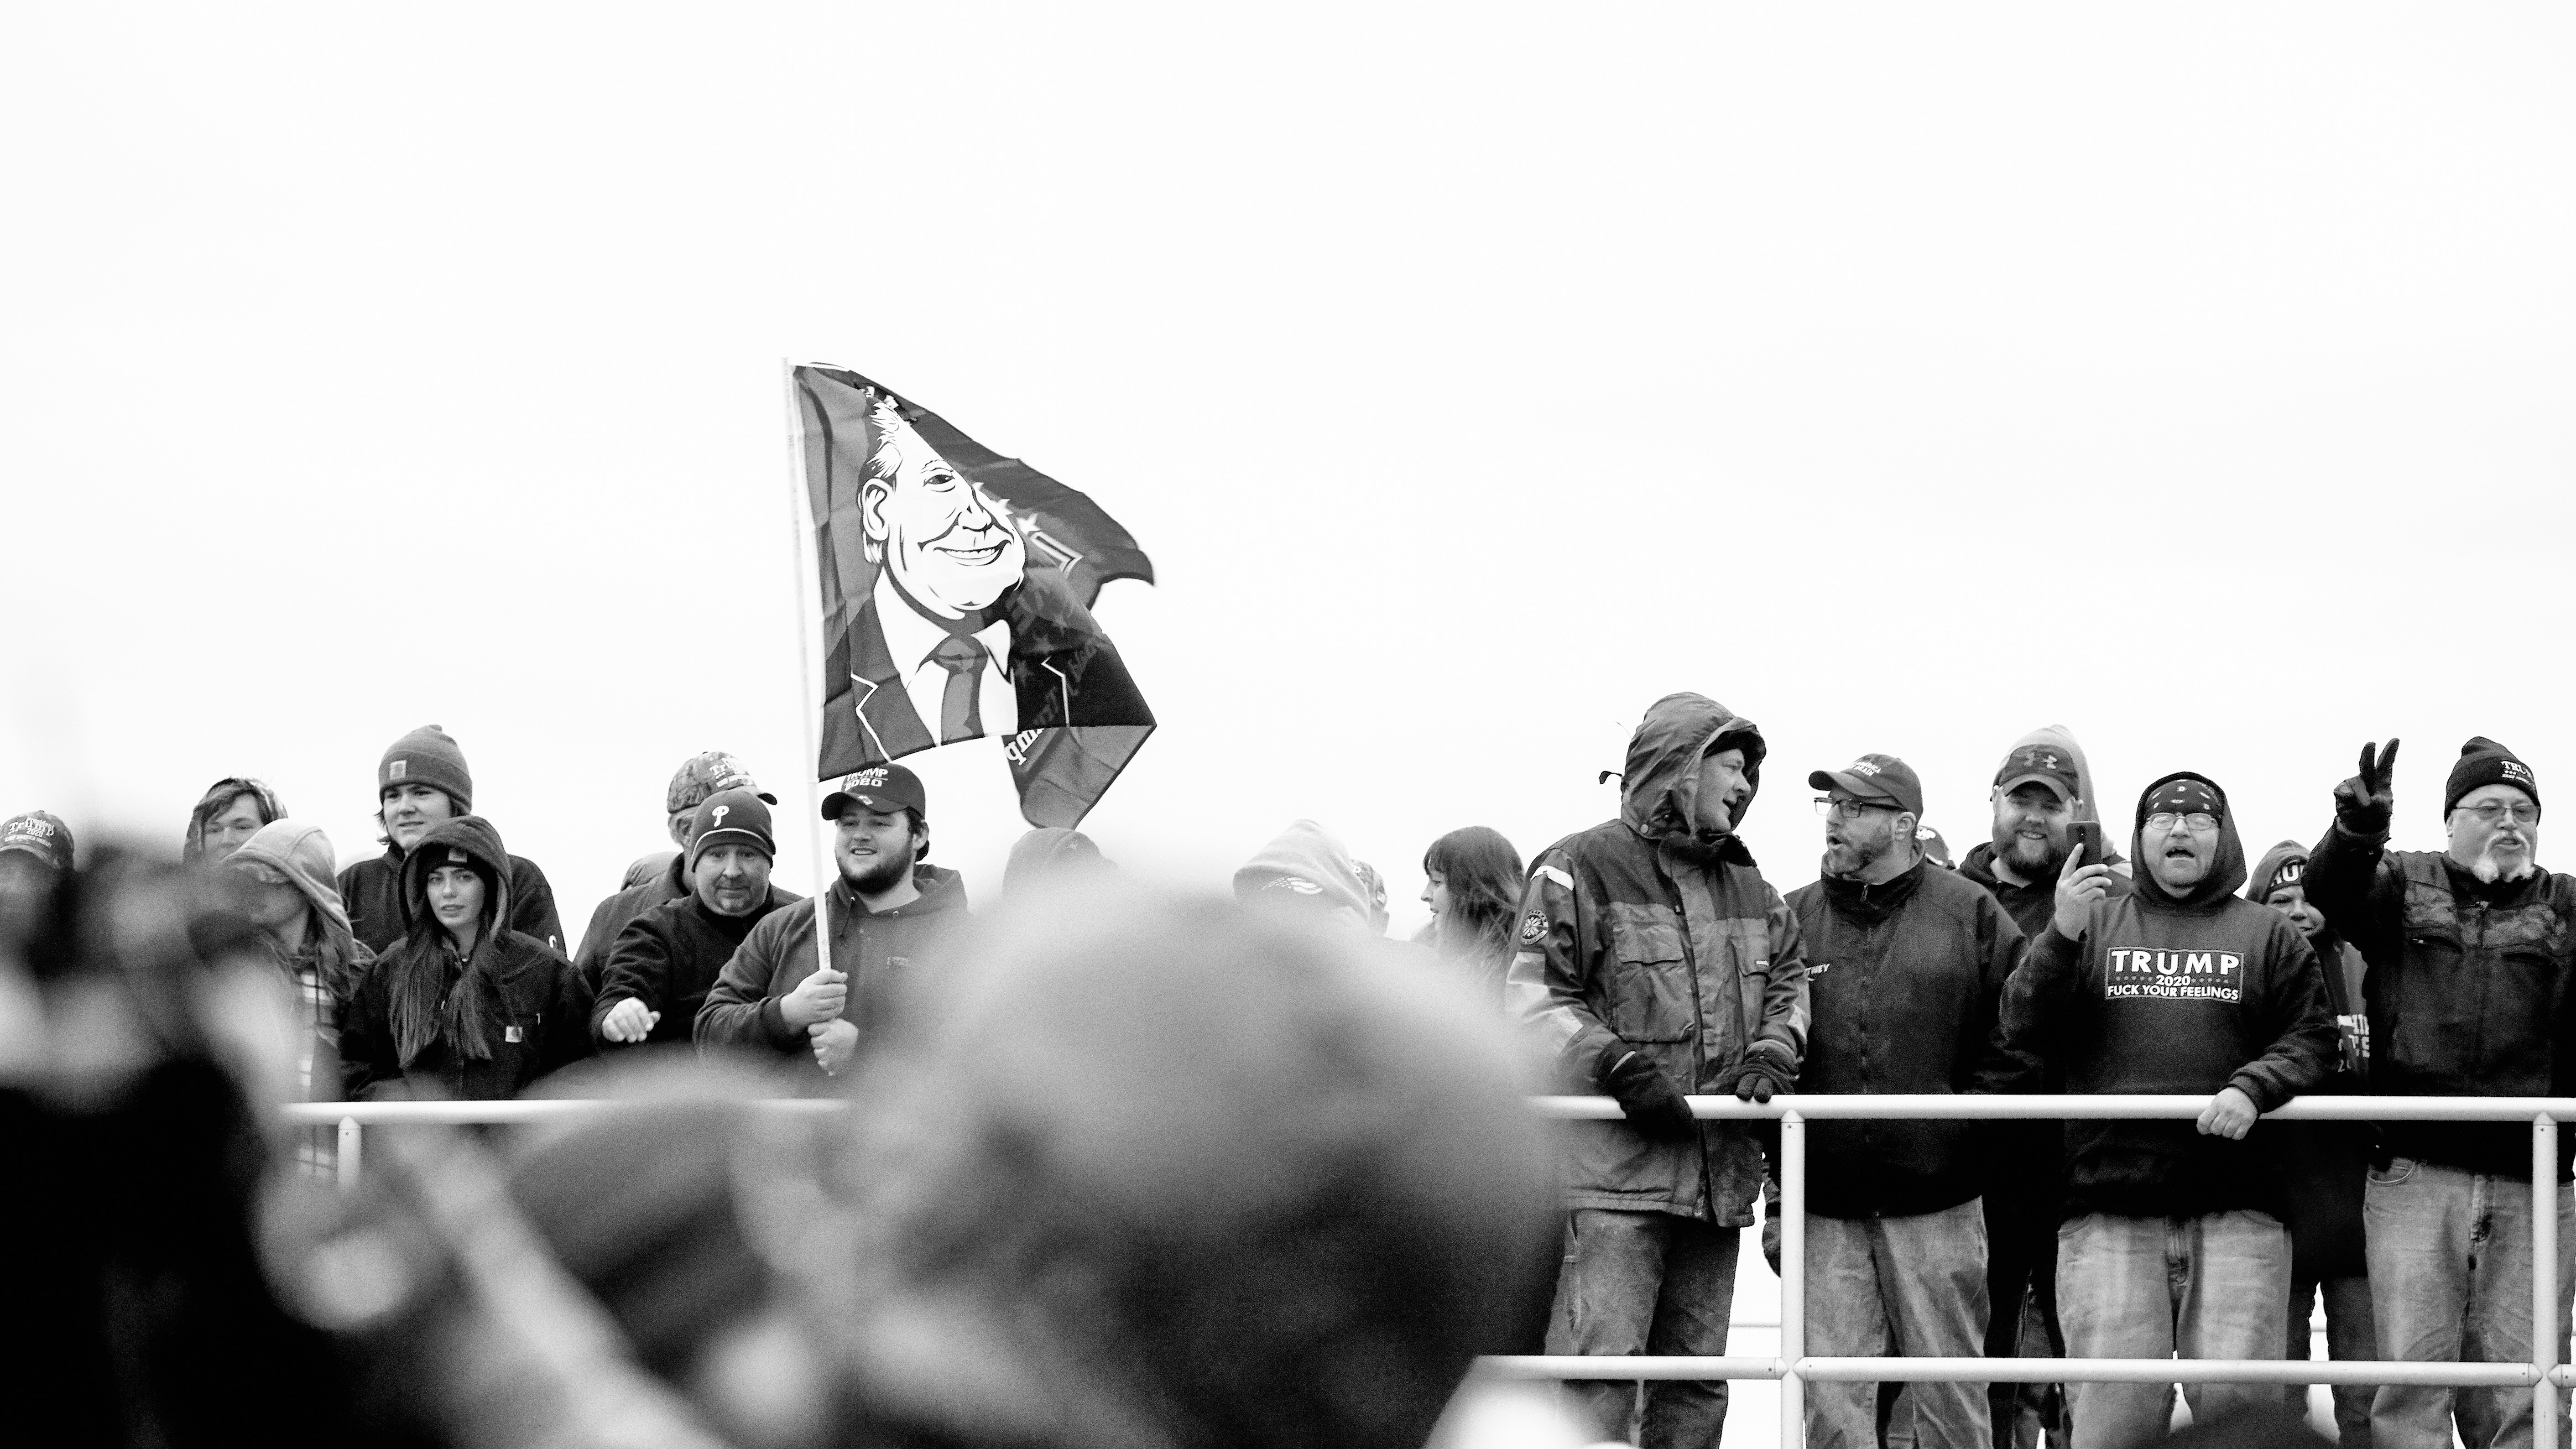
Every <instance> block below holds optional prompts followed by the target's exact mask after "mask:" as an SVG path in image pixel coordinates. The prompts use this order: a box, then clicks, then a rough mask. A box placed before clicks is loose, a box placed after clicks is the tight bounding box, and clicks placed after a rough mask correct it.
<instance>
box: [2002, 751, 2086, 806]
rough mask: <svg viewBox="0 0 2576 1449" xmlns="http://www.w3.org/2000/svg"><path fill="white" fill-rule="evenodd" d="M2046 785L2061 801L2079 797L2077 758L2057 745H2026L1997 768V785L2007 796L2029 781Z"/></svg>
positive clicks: (2007, 757) (2006, 757)
mask: <svg viewBox="0 0 2576 1449" xmlns="http://www.w3.org/2000/svg"><path fill="white" fill-rule="evenodd" d="M2034 783H2035V784H2041V785H2046V786H2047V787H2048V788H2049V789H2051V790H2053V791H2055V792H2056V793H2057V798H2058V799H2060V800H2073V799H2076V798H2078V796H2079V795H2080V794H2081V791H2080V790H2079V789H2078V787H2077V784H2076V779H2075V761H2074V760H2073V759H2072V758H2070V757H2069V756H2068V755H2067V753H2066V751H2064V750H2062V749H2059V748H2057V747H2056V746H2055V745H2024V746H2022V747H2021V748H2020V749H2017V750H2015V751H2013V752H2012V753H2011V754H2009V755H2006V756H2005V757H2004V766H2003V768H2002V769H2000V770H1997V771H1995V788H1996V789H1997V790H1999V791H2001V792H2003V793H2004V794H2006V795H2009V794H2011V793H2012V792H2013V791H2015V790H2018V789H2020V788H2021V787H2022V786H2024V785H2029V784H2034Z"/></svg>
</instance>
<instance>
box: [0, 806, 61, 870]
mask: <svg viewBox="0 0 2576 1449" xmlns="http://www.w3.org/2000/svg"><path fill="white" fill-rule="evenodd" d="M13 850H14V851H23V852H25V853H26V854H28V855H32V856H34V857H35V858H36V859H38V860H41V861H43V862H44V863H45V864H46V865H48V866H50V867H52V868H53V869H54V870H56V871H68V870H70V869H71V868H72V830H71V827H70V826H68V825H65V824H64V823H63V822H62V819H61V817H59V816H56V815H54V814H52V813H50V812H48V811H44V810H30V811H28V812H27V813H26V814H24V815H12V816H10V817H9V818H8V819H6V820H0V851H13Z"/></svg>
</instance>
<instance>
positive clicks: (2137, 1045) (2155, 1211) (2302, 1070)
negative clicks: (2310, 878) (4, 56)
mask: <svg viewBox="0 0 2576 1449" xmlns="http://www.w3.org/2000/svg"><path fill="white" fill-rule="evenodd" d="M2136 822H2137V823H2136V827H2135V829H2136V834H2135V836H2134V837H2133V840H2132V846H2131V848H2132V851H2133V853H2134V855H2135V858H2136V859H2137V861H2138V867H2137V873H2136V877H2135V881H2134V884H2135V889H2134V890H2132V891H2131V892H2130V893H2129V894H2128V895H2126V896H2121V897H2116V898H2115V897H2112V896H2111V895H2109V894H2108V892H2107V891H2106V889H2105V882H2106V879H2107V878H2108V877H2109V875H2110V870H2109V868H2108V867H2106V866H2102V865H2093V864H2086V863H2085V862H2084V861H2083V860H2082V859H2081V858H2080V857H2071V858H2069V859H2068V861H2067V863H2066V865H2065V867H2064V869H2063V870H2062V871H2061V872H2060V873H2059V876H2058V886H2057V909H2056V911H2055V912H2054V913H2053V915H2052V917H2051V919H2050V922H2049V927H2048V929H2047V930H2045V931H2043V932H2041V933H2040V935H2039V937H2038V939H2036V940H2034V941H2033V942H2032V943H2031V946H2030V951H2029V954H2028V956H2027V957H2026V959H2025V961H2024V963H2023V965H2022V968H2021V969H2020V970H2019V971H2017V972H2015V973H2014V974H2013V978H2012V981H2011V983H2010V984H2009V985H2008V986H2007V987H2006V989H2005V992H2004V1045H2005V1048H2006V1049H2007V1050H2008V1051H2009V1052H2010V1053H2011V1054H2012V1055H2013V1056H2014V1058H2015V1059H2016V1062H2015V1070H2014V1071H2013V1072H2011V1073H2009V1074H2004V1075H1999V1076H1998V1077H1996V1078H1994V1079H1993V1080H1992V1083H1991V1084H1992V1085H1996V1086H2001V1087H2014V1086H2020V1087H2030V1086H2036V1085H2037V1084H2038V1083H2039V1081H2040V1080H2041V1068H2042V1067H2043V1065H2044V1064H2048V1063H2051V1062H2053V1063H2055V1064H2058V1065H2060V1066H2062V1068H2063V1069H2064V1071H2065V1073H2066V1090H2067V1091H2068V1092H2070V1093H2075V1094H2092V1093H2103V1094H2114V1093H2117V1094H2129V1093H2151V1094H2152V1093H2172V1094H2181V1095H2189V1096H2207V1097H2209V1099H2210V1101H2209V1105H2208V1106H2207V1107H2206V1108H2205V1109H2203V1110H2202V1112H2201V1113H2200V1116H2199V1120H2198V1121H2196V1122H2180V1121H2166V1120H2160V1119H2159V1120H2133V1121H2118V1120H2108V1121H2106V1120H2085V1121H2074V1122H2069V1123H2068V1124H2067V1128H2066V1145H2067V1173H2066V1177H2067V1183H2066V1222H2065V1224H2064V1226H2063V1227H2062V1228H2061V1229H2060V1230H2059V1243H2058V1261H2057V1303H2058V1312H2059V1314H2060V1316H2061V1318H2062V1320H2063V1322H2064V1325H2065V1330H2066V1350H2067V1352H2068V1354H2070V1355H2072V1356H2074V1357H2078V1358H2165V1357H2167V1356H2170V1355H2173V1354H2176V1353H2179V1354H2180V1355H2181V1356H2182V1357H2184V1358H2219V1359H2271V1358H2279V1357H2280V1356H2281V1351H2282V1342H2281V1319H2282V1315H2283V1314H2284V1313H2286V1312H2287V1311H2288V1308H2287V1305H2288V1302H2289V1296H2290V1235H2289V1232H2288V1230H2287V1229H2285V1228H2284V1227H2283V1226H2282V1220H2281V1216H2280V1214H2281V1204H2280V1202H2279V1199H2278V1186H2277V1184H2276V1183H2275V1181H2274V1178H2273V1174H2272V1172H2271V1171H2270V1166H2271V1164H2270V1161H2269V1149H2268V1148H2267V1146H2266V1145H2265V1144H2266V1138H2267V1135H2268V1134H2266V1133H2265V1132H2263V1131H2262V1130H2261V1129H2257V1128H2256V1127H2255V1119H2256V1118H2257V1117H2258V1116H2259V1115H2260V1114H2262V1113H2264V1112H2268V1111H2270V1110H2272V1109H2273V1108H2275V1107H2278V1106H2280V1105H2281V1104H2282V1103H2283V1102H2286V1101H2288V1100H2289V1099H2290V1098H2292V1097H2294V1096H2297V1095H2298V1094H2299V1093H2300V1092H2303V1091H2305V1090H2307V1089H2308V1088H2309V1087H2311V1086H2313V1085H2315V1084H2316V1083H2317V1081H2318V1080H2319V1079H2320V1078H2322V1077H2323V1076H2324V1075H2325V1073H2326V1070H2327V1068H2328V1066H2329V1064H2330V1063H2331V1062H2332V1061H2333V1060H2334V1057H2335V1050H2336V1044H2335V1042H2336V1039H2335V1024H2334V1017H2333V1015H2332V1014H2331V1013H2330V1012H2329V1011H2328V1010H2327V1008H2326V997H2325V989H2324V985H2323V982H2322V980H2321V978H2320V977H2319V976H2318V974H2317V955H2316V952H2315V950H2313V949H2312V948H2311V947H2310V946H2309V945H2308V941H2307V937H2306V936H2305V935H2304V934H2302V933H2301V932H2300V930H2299V928H2298V927H2297V926H2294V925H2292V924H2291V923H2290V920H2289V918H2288V917H2286V916H2284V915H2282V914H2281V913H2280V912H2279V911H2275V910H2272V909H2270V908H2268V907H2265V906H2259V905H2256V904H2255V903H2254V902H2252V901H2249V900H2245V899H2243V898H2241V897H2239V896H2238V895H2237V894H2236V890H2237V888H2238V887H2240V886H2242V885H2244V883H2245V848H2244V846H2243V845H2242V844H2241V843H2240V842H2239V841H2238V840H2237V837H2236V825H2235V822H2234V821H2233V820H2232V819H2231V818H2230V817H2229V814H2228V809H2227V797H2226V795H2225V794H2223V793H2222V792H2221V791H2220V790H2219V788H2218V786H2217V785H2215V784H2213V783H2212V782H2211V781H2209V780H2208V779H2207V778H2205V777H2203V776H2200V775H2195V774H2189V773H2182V774H2173V775H2167V776H2165V777H2164V778H2163V779H2161V780H2158V781H2157V782H2156V783H2155V784H2153V785H2151V786H2149V787H2148V788H2147V792H2146V793H2145V794H2144V795H2143V796H2141V797H2140V798H2139V801H2138V809H2137V815H2136ZM2171 1394H2172V1386H2171V1385H2170V1384H2156V1383H2139V1384H2100V1383H2096V1384H2073V1385H2070V1386H2069V1389H2068V1397H2069V1399H2070V1401H2071V1403H2070V1407H2071V1409H2072V1417H2073V1419H2074V1432H2073V1436H2072V1437H2073V1440H2074V1444H2075V1449H2123V1446H2132V1445H2139V1444H2144V1443H2146V1442H2147V1441H2149V1440H2152V1439H2155V1438H2159V1437H2161V1436H2162V1435H2163V1434H2164V1432H2165V1427H2166V1421H2167V1415H2168V1412H2169V1410H2168V1405H2169V1403H2170V1398H2171ZM2279 1394H2280V1390H2279V1389H2278V1388H2276V1387H2274V1386H2272V1385H2268V1384H2200V1385H2191V1386H2187V1387H2185V1388H2184V1390H2183V1397H2184V1398H2185V1399H2186V1400H2187V1401H2188V1402H2189V1403H2190V1405H2191V1412H2192V1417H2193V1418H2194V1419H2195V1420H2200V1421H2206V1420H2209V1419H2213V1418H2216V1417H2218V1416H2220V1415H2222V1414H2224V1413H2227V1412H2229V1411H2232V1410H2237V1409H2244V1408H2251V1407H2254V1406H2256V1405H2258V1404H2269V1405H2270V1406H2272V1407H2274V1408H2276V1409H2277V1408H2278V1407H2279V1404H2280V1398H2279Z"/></svg>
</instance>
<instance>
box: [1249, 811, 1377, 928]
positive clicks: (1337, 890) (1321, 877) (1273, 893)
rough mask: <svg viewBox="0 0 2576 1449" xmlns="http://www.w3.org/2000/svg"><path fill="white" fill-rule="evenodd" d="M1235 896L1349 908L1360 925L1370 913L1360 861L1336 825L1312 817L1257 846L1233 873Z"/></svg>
mask: <svg viewBox="0 0 2576 1449" xmlns="http://www.w3.org/2000/svg"><path fill="white" fill-rule="evenodd" d="M1234 898H1235V899H1236V900H1239V901H1242V902H1244V903H1245V904H1246V905H1257V904H1262V903H1265V902H1283V903H1287V904H1292V905H1302V906H1313V907H1320V908H1322V909H1325V910H1334V909H1347V910H1349V911H1350V913H1351V921H1352V923H1353V924H1355V925H1359V926H1366V925H1367V924H1368V919H1369V893H1368V887H1367V886H1366V885H1363V884H1362V883H1361V881H1360V872H1359V866H1358V865H1357V864H1356V863H1355V862H1354V861H1353V860H1352V859H1351V853H1350V852H1349V851H1348V850H1346V849H1344V848H1343V847H1342V843H1341V842H1340V841H1338V840H1335V839H1334V838H1333V834H1332V832H1331V831H1329V830H1326V829H1325V828H1324V827H1322V826H1321V825H1318V824H1316V823H1315V822H1314V821H1312V820H1297V821H1292V822H1290V823H1289V826H1288V828H1287V829H1285V830H1283V831H1280V832H1279V833H1278V834H1277V835H1276V836H1273V837H1272V838H1271V841H1270V843H1269V844H1268V845H1265V846H1263V847H1261V849H1259V850H1257V851H1255V852H1253V856H1252V859H1250V860H1248V861H1245V862H1244V864H1243V868H1242V869H1241V870H1238V871H1236V872H1235V873H1234Z"/></svg>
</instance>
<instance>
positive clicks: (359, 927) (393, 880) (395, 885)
mask: <svg viewBox="0 0 2576 1449" xmlns="http://www.w3.org/2000/svg"><path fill="white" fill-rule="evenodd" d="M472 818H473V819H477V820H480V819H482V818H483V817H481V816H479V815H477V816H474V817H472ZM423 839H424V841H426V839H427V837H423ZM402 865H403V853H402V848H401V847H400V846H397V845H395V844H394V843H393V842H391V841H387V842H386V843H385V853H384V854H382V855H380V856H375V857H373V858H371V859H367V860H362V861H359V862H358V863H357V864H355V865H353V866H350V867H349V868H348V869H347V870H344V871H342V872H340V900H341V902H342V904H344V905H346V906H347V907H348V909H349V929H350V930H352V931H354V932H356V933H357V937H358V939H359V940H361V941H364V942H366V943H367V948H368V949H369V950H371V951H374V952H375V953H376V954H377V955H378V956H385V955H389V954H391V952H392V950H393V948H394V947H395V946H396V945H397V944H399V943H400V942H401V941H402V938H403V936H404V934H405V933H406V932H408V931H409V930H410V929H411V917H410V916H408V915H406V914H404V897H403V886H402ZM509 885H510V889H509V897H510V914H509V916H508V918H507V920H506V921H505V922H504V924H506V925H507V926H508V927H509V928H510V929H511V930H513V931H517V932H520V933H521V934H523V935H529V936H534V937H536V938H537V940H538V941H539V942H541V943H543V944H544V945H545V946H547V947H548V948H550V949H552V950H555V951H561V950H562V949H563V947H564V933H563V922H562V921H561V920H559V919H558V918H557V917H556V915H555V888H554V887H553V886H552V885H550V884H548V883H547V881H546V873H545V872H544V871H542V870H539V869H537V863H536V862H535V861H533V860H527V859H524V858H522V857H520V856H516V855H514V856H511V857H510V869H509Z"/></svg>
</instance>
